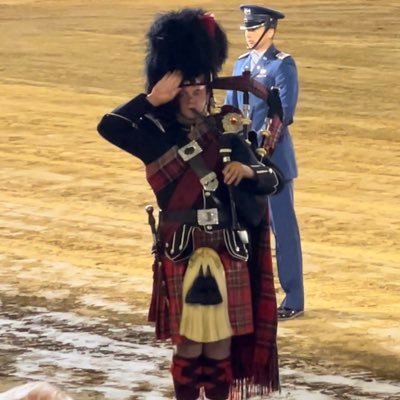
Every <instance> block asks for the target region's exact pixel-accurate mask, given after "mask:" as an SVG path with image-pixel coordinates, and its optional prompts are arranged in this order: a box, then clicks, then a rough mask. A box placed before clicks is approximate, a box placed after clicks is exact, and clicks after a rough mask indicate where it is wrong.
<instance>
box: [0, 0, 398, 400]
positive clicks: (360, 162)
mask: <svg viewBox="0 0 400 400" xmlns="http://www.w3.org/2000/svg"><path fill="white" fill-rule="evenodd" d="M215 3H216V2H211V1H198V2H194V1H192V0H187V1H186V2H183V1H173V0H165V1H163V2H153V3H149V2H146V1H143V0H136V1H122V0H115V1H113V2H108V1H103V0H88V1H75V0H51V1H46V0H43V1H23V0H21V1H17V0H14V1H12V0H10V1H1V0H0V37H1V44H0V93H1V95H0V110H1V113H0V129H1V130H0V167H1V168H0V392H1V391H3V390H7V389H8V388H10V387H12V386H13V385H16V384H17V383H25V382H27V381H28V380H32V379H46V380H48V381H50V382H52V383H57V384H60V385H61V386H63V387H65V388H66V389H68V390H69V392H70V393H71V395H73V396H74V397H75V398H76V399H89V398H90V399H167V398H171V382H170V380H169V376H168V360H169V357H170V349H169V348H168V347H167V346H160V345H155V344H154V343H153V342H152V330H151V327H149V326H148V325H147V323H146V305H147V302H148V299H149V293H150V285H151V276H150V263H151V257H150V254H149V250H150V244H151V238H150V234H149V228H148V226H147V223H146V214H145V212H144V206H145V205H146V204H149V203H152V204H154V199H153V195H152V193H151V192H150V190H149V188H148V185H147V183H146V181H145V179H144V171H143V166H142V165H141V164H140V163H139V162H138V161H136V160H135V159H133V158H132V157H130V156H129V155H127V154H124V153H122V152H121V151H119V150H118V149H116V148H113V147H112V146H111V145H109V144H108V143H106V142H105V141H104V140H103V139H102V138H101V137H100V136H99V135H98V134H97V133H96V125H97V122H98V121H99V119H100V118H101V116H102V115H103V114H104V113H105V112H107V111H109V110H111V109H112V108H114V107H115V106H116V105H118V104H119V103H121V102H123V101H125V100H127V99H129V98H130V97H132V96H133V95H135V94H136V93H138V92H141V91H142V90H143V82H144V80H143V55H144V35H145V32H146V29H147V27H148V26H149V24H150V22H151V21H152V19H153V17H154V15H155V14H156V13H157V12H159V11H163V10H169V9H174V8H177V7H182V6H202V7H204V8H206V9H209V10H212V11H213V12H214V13H215V14H216V16H217V17H218V19H219V20H220V21H221V22H222V24H223V26H224V27H225V29H226V31H227V33H228V36H229V38H230V42H231V47H230V55H229V61H228V62H227V64H226V66H225V69H224V74H229V73H230V71H231V69H232V64H233V61H234V60H235V58H236V57H237V56H238V55H240V54H241V53H242V52H244V51H245V50H244V45H243V37H242V33H241V32H240V31H239V30H238V26H239V24H240V20H241V13H240V12H239V11H238V6H239V2H236V1H231V0H224V1H221V2H217V3H218V4H215ZM265 4H266V3H265ZM268 6H270V7H272V8H277V9H280V10H282V11H284V12H285V13H286V14H287V19H286V20H284V21H283V22H282V23H281V24H280V27H279V31H278V34H277V38H276V43H277V46H278V48H280V49H281V50H283V51H286V52H289V53H291V54H292V55H293V56H294V58H295V59H296V62H297V65H298V69H299V75H300V83H301V94H300V100H299V104H298V108H297V115H296V122H295V124H294V125H293V128H292V133H293V137H294V141H295V146H296V149H297V158H298V164H299V171H300V176H299V178H298V179H297V181H296V208H297V214H298V219H299V224H300V228H301V234H302V244H303V251H304V269H305V273H304V276H305V286H306V312H305V315H304V316H303V317H302V318H299V319H297V320H293V321H288V322H285V323H282V324H281V325H280V326H279V341H280V354H281V365H282V387H283V393H282V395H281V397H279V398H285V399H289V398H290V399H296V400H297V399H300V398H301V399H303V398H304V399H307V400H308V399H316V400H317V399H318V400H325V399H352V400H353V399H371V400H374V399H386V400H392V399H400V244H399V243H400V172H399V171H400V138H399V130H400V113H399V111H398V104H399V99H400V86H399V82H400V72H399V71H400V34H399V29H398V21H399V17H400V4H399V3H398V1H391V0H387V1H376V0H374V1H371V0H347V1H343V0H337V1H327V0H320V1H313V0H301V1H300V0H290V1H289V0H281V1H279V2H278V1H275V0H274V1H272V2H270V3H268ZM217 96H218V97H219V99H220V100H222V99H223V96H224V94H223V93H218V94H217ZM278 286H279V285H278V284H277V287H278ZM278 295H279V297H281V296H282V293H281V292H280V291H279V292H278ZM0 397H1V396H0Z"/></svg>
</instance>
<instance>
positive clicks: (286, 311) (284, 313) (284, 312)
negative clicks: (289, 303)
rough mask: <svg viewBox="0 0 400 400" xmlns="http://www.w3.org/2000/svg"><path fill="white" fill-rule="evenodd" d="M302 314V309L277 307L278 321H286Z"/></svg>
mask: <svg viewBox="0 0 400 400" xmlns="http://www.w3.org/2000/svg"><path fill="white" fill-rule="evenodd" d="M303 314H304V311H303V310H291V309H290V308H285V307H279V308H278V320H279V321H286V320H288V319H293V318H297V317H300V315H303Z"/></svg>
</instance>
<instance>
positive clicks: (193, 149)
mask: <svg viewBox="0 0 400 400" xmlns="http://www.w3.org/2000/svg"><path fill="white" fill-rule="evenodd" d="M202 151H203V149H202V148H201V147H200V145H199V144H198V143H197V142H196V141H195V140H192V141H191V142H190V143H188V144H186V145H185V146H183V147H181V148H179V149H178V154H179V155H180V156H181V158H182V160H183V161H189V160H191V159H192V158H193V157H196V156H197V155H198V154H200V153H201V152H202Z"/></svg>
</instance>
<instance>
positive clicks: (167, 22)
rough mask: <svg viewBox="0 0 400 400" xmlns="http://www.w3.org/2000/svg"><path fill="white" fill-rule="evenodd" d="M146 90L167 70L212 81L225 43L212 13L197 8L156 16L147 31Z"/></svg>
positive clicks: (225, 50)
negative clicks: (203, 77) (201, 76)
mask: <svg viewBox="0 0 400 400" xmlns="http://www.w3.org/2000/svg"><path fill="white" fill-rule="evenodd" d="M147 40H148V44H147V54H146V62H145V68H146V71H145V72H146V77H147V87H146V89H147V90H148V91H151V89H152V88H153V86H154V85H155V84H156V83H157V82H158V81H159V80H160V79H161V78H162V77H163V76H164V75H165V74H166V73H167V72H169V71H173V70H180V71H181V72H182V73H183V79H184V80H188V81H193V80H194V79H195V78H196V77H198V76H200V75H204V76H205V77H206V80H208V81H210V80H212V79H213V78H214V77H215V76H216V74H217V73H218V72H219V71H220V69H221V67H222V65H223V63H224V62H225V60H226V57H227V52H228V42H227V38H226V34H225V32H224V31H223V30H222V28H221V27H220V25H219V24H218V23H217V22H216V20H215V19H214V16H213V15H212V14H210V13H207V12H205V11H204V10H202V9H199V8H184V9H182V10H180V11H172V12H168V13H165V14H162V15H160V16H158V17H157V18H156V19H155V21H154V23H153V24H152V26H151V27H150V30H149V32H148V33H147Z"/></svg>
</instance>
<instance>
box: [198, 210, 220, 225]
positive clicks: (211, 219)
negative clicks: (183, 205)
mask: <svg viewBox="0 0 400 400" xmlns="http://www.w3.org/2000/svg"><path fill="white" fill-rule="evenodd" d="M197 223H198V224H199V225H201V226H205V225H218V224H219V218H218V208H208V209H206V210H197Z"/></svg>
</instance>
